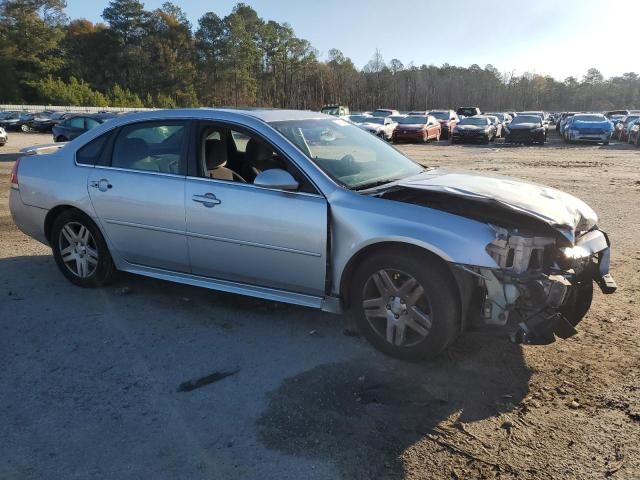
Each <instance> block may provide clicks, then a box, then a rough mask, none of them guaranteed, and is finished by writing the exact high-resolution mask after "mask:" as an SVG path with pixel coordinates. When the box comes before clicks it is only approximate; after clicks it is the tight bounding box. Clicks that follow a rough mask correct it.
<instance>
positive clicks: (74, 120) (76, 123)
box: [67, 117, 84, 129]
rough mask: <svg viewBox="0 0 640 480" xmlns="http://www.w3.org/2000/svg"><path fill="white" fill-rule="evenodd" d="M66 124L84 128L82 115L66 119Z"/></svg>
mask: <svg viewBox="0 0 640 480" xmlns="http://www.w3.org/2000/svg"><path fill="white" fill-rule="evenodd" d="M67 125H68V126H69V127H73V128H82V129H84V117H73V118H70V119H69V120H68V121H67Z"/></svg>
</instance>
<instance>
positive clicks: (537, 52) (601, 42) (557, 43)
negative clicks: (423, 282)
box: [67, 0, 640, 79]
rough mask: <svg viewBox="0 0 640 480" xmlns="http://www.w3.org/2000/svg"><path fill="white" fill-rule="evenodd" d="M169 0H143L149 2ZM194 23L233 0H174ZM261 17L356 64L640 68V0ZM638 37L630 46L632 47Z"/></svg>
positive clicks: (324, 10) (287, 7) (315, 7)
mask: <svg viewBox="0 0 640 480" xmlns="http://www.w3.org/2000/svg"><path fill="white" fill-rule="evenodd" d="M164 1H165V0H147V1H144V0H143V3H144V4H145V7H146V8H147V9H148V10H152V9H154V8H157V7H159V6H160V5H162V3H163V2H164ZM107 3H108V0H67V15H69V17H70V18H87V19H89V20H92V21H94V22H97V21H101V18H100V15H101V13H102V10H103V9H104V7H105V6H106V5H107ZM174 3H176V4H177V5H179V6H181V7H182V8H183V9H184V10H185V11H186V12H187V15H188V17H189V19H190V21H191V23H192V24H193V25H194V28H195V27H196V26H197V21H198V18H200V17H201V16H202V14H203V13H205V12H208V11H212V12H215V13H216V14H218V15H219V16H220V17H224V16H225V15H227V14H229V13H230V12H231V10H232V8H233V6H234V5H235V4H236V3H238V2H237V1H234V0H182V1H180V0H174ZM244 3H246V4H248V5H250V6H251V7H253V8H254V9H255V10H256V11H257V13H258V15H259V16H260V17H261V18H263V19H265V20H275V21H278V22H280V23H284V22H287V23H289V24H290V25H291V26H292V27H293V28H294V30H295V32H296V35H297V36H298V37H300V38H304V39H306V40H309V41H310V42H311V44H312V45H313V46H314V47H315V48H316V49H317V50H318V51H319V54H320V58H321V59H326V57H327V52H328V51H329V49H331V48H337V49H339V50H341V51H342V52H343V53H344V54H345V56H347V57H350V58H351V60H352V61H353V62H354V63H355V64H356V66H357V67H359V68H360V67H362V66H364V65H365V64H366V63H367V62H368V61H369V60H370V59H371V57H372V56H373V53H374V52H375V50H376V49H379V50H380V52H381V53H382V56H383V58H384V59H385V61H387V62H388V61H389V60H391V59H392V58H397V59H399V60H400V61H401V62H402V63H403V64H405V65H408V64H409V63H410V62H413V63H414V64H415V65H417V66H419V65H422V64H433V65H438V66H439V65H442V64H443V63H449V64H451V65H457V66H464V67H468V66H469V65H471V64H474V63H476V64H478V65H480V66H482V67H484V66H485V65H487V64H492V65H493V66H494V67H496V68H497V69H498V70H499V71H501V72H514V73H515V74H516V75H520V74H522V73H524V72H532V73H537V74H541V75H551V76H553V77H555V78H557V79H564V78H566V77H568V76H574V77H577V78H581V77H582V76H583V75H584V74H585V73H586V71H587V69H589V68H591V67H595V68H597V69H599V70H600V71H601V72H602V73H603V75H604V76H605V77H610V76H615V75H621V74H622V73H624V72H630V71H635V72H636V73H640V55H639V52H638V43H637V41H635V42H631V41H630V39H632V38H633V37H634V36H635V37H636V38H637V34H633V35H632V33H633V32H637V24H638V19H640V0H615V1H612V2H605V1H602V0H526V1H525V0H506V1H491V0H489V1H486V0H485V1H480V0H449V1H446V0H445V1H437V0H431V1H429V0H420V1H416V0H401V1H397V0H367V1H363V0H358V1H356V0H245V2H244ZM630 46H633V48H632V49H630V48H629V47H630Z"/></svg>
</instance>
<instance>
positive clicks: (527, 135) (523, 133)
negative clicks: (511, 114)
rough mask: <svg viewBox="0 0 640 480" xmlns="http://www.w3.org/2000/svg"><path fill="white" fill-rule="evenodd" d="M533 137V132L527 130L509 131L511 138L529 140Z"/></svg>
mask: <svg viewBox="0 0 640 480" xmlns="http://www.w3.org/2000/svg"><path fill="white" fill-rule="evenodd" d="M532 137H533V132H529V131H527V130H513V131H512V132H511V139H512V140H529V139H531V138H532Z"/></svg>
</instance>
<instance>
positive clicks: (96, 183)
mask: <svg viewBox="0 0 640 480" xmlns="http://www.w3.org/2000/svg"><path fill="white" fill-rule="evenodd" d="M89 186H90V187H93V188H97V189H98V190H100V191H101V192H106V191H107V190H109V189H110V188H112V187H113V185H111V184H110V183H109V180H107V179H106V178H101V179H100V180H93V181H91V182H89Z"/></svg>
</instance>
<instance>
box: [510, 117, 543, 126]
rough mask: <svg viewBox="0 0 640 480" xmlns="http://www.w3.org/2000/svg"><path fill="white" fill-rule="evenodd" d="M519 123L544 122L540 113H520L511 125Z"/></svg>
mask: <svg viewBox="0 0 640 480" xmlns="http://www.w3.org/2000/svg"><path fill="white" fill-rule="evenodd" d="M519 123H542V122H541V121H540V117H539V116H538V115H518V116H517V117H516V118H514V119H513V120H512V121H511V125H518V124H519Z"/></svg>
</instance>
